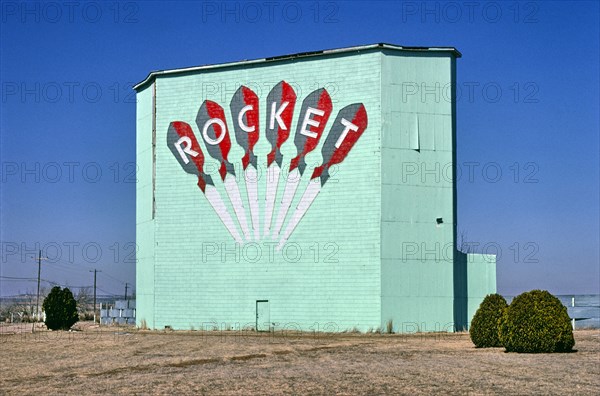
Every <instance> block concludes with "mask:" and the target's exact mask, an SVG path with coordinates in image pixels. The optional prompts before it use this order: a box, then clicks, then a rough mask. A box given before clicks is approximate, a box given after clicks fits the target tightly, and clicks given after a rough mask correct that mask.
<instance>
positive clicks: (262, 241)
mask: <svg viewBox="0 0 600 396" xmlns="http://www.w3.org/2000/svg"><path fill="white" fill-rule="evenodd" d="M460 56H461V54H460V53H459V52H458V51H457V50H456V49H454V48H420V47H419V48H414V47H401V46H396V45H388V44H375V45H367V46H361V47H352V48H343V49H336V50H329V51H318V52H311V53H304V54H295V55H287V56H281V57H275V58H266V59H259V60H252V61H241V62H234V63H227V64H221V65H209V66H199V67H190V68H185V69H176V70H165V71H157V72H152V73H150V74H149V75H148V77H147V78H146V79H145V80H144V81H142V82H140V83H139V84H138V85H136V86H135V89H136V91H137V152H136V153H137V165H138V173H137V178H138V184H137V198H136V208H137V209H136V211H137V212H136V217H137V228H136V238H137V244H138V247H139V252H138V255H137V259H138V264H137V272H136V274H137V275H136V276H137V279H136V289H137V315H136V320H137V323H138V325H139V324H140V323H141V322H142V321H145V323H146V324H147V325H148V327H150V328H164V327H165V326H170V327H171V328H173V329H189V328H190V327H194V328H196V329H198V328H221V329H222V328H227V329H238V328H255V329H257V330H272V329H301V330H305V331H313V330H317V331H344V330H349V329H358V330H361V331H367V330H369V329H377V328H381V329H385V328H386V327H387V326H388V323H391V326H392V327H393V330H394V331H403V332H412V331H417V330H418V331H440V330H441V331H452V330H453V329H454V328H458V329H462V328H464V327H466V326H467V324H468V322H469V321H470V319H471V317H472V315H473V314H474V311H475V310H476V308H477V307H478V305H479V303H480V302H481V300H482V299H483V297H484V296H485V295H486V294H489V293H494V292H495V291H496V263H495V257H494V256H482V255H474V254H470V255H468V256H467V255H464V254H462V253H459V252H457V251H456V248H455V241H456V218H457V205H456V199H457V196H456V184H455V182H454V180H455V174H456V172H455V167H454V164H455V161H456V100H455V98H456V95H455V83H456V59H457V58H459V57H460ZM311 180H312V181H311Z"/></svg>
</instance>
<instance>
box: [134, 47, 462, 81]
mask: <svg viewBox="0 0 600 396" xmlns="http://www.w3.org/2000/svg"><path fill="white" fill-rule="evenodd" d="M377 48H380V49H389V50H394V51H406V52H450V53H451V54H452V55H454V56H455V57H456V58H460V57H462V54H461V53H460V51H458V50H457V49H456V48H454V47H409V46H400V45H394V44H387V43H378V44H368V45H359V46H354V47H344V48H334V49H329V50H322V51H313V52H299V53H295V54H289V55H280V56H273V57H268V58H260V59H251V60H242V61H235V62H227V63H217V64H212V65H202V66H191V67H185V68H180V69H167V70H156V71H152V72H150V73H148V76H146V78H145V79H144V80H142V81H140V82H139V83H137V84H135V85H134V86H133V89H134V90H136V91H139V89H141V88H142V87H144V86H145V85H146V84H148V83H150V82H151V81H153V80H154V79H156V77H158V76H163V75H171V74H180V73H189V72H195V71H201V70H213V69H219V68H225V67H235V66H240V65H254V64H259V63H266V62H278V61H282V60H289V59H297V58H305V57H316V56H322V55H331V54H341V53H347V52H354V51H366V50H372V49H377Z"/></svg>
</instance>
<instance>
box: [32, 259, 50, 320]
mask: <svg viewBox="0 0 600 396" xmlns="http://www.w3.org/2000/svg"><path fill="white" fill-rule="evenodd" d="M46 259H47V258H45V257H44V260H46ZM41 275H42V251H41V250H39V251H38V279H37V299H36V302H35V316H36V318H37V320H40V279H41Z"/></svg>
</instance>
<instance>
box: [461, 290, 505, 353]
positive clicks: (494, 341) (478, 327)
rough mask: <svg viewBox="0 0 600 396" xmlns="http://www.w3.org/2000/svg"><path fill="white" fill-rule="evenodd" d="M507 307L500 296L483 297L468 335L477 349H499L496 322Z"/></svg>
mask: <svg viewBox="0 0 600 396" xmlns="http://www.w3.org/2000/svg"><path fill="white" fill-rule="evenodd" d="M506 307H508V304H507V303H506V300H505V299H504V297H502V296H501V295H500V294H489V295H487V296H486V297H485V299H484V300H483V302H482V303H481V305H479V308H478V309H477V312H475V316H473V320H472V321H471V328H470V329H469V335H470V336H471V341H473V344H475V346H476V347H477V348H489V347H500V346H502V344H501V343H500V339H499V338H498V320H499V319H500V318H501V317H502V314H503V313H504V310H505V309H506Z"/></svg>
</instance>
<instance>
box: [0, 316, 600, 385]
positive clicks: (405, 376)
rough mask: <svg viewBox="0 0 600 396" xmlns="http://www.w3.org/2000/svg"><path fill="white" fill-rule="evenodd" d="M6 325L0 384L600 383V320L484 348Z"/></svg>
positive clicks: (437, 342) (383, 338)
mask: <svg viewBox="0 0 600 396" xmlns="http://www.w3.org/2000/svg"><path fill="white" fill-rule="evenodd" d="M78 326H79V327H80V328H81V329H82V331H75V332H62V331H61V332H48V331H44V330H40V329H36V331H35V332H33V333H32V332H31V330H32V325H31V324H28V325H25V324H23V325H19V326H12V327H10V326H4V327H2V328H0V394H2V395H5V394H7V395H24V394H36V395H47V394H51V395H54V394H61V395H62V394H107V395H113V394H210V395H229V394H233V395H247V394H257V395H263V394H311V395H312V394H328V395H331V394H345V395H353V394H369V395H380V394H467V393H468V394H511V395H512V394H514V395H517V394H518V395H523V394H557V395H559V394H560V395H563V394H575V395H585V394H589V395H592V394H593V395H596V394H598V390H599V389H600V330H578V331H576V332H575V339H576V345H575V349H576V350H577V352H574V353H567V354H516V353H505V352H504V350H503V349H502V348H491V349H476V348H474V347H473V344H472V343H471V341H470V340H469V336H468V334H466V333H458V334H412V335H398V334H392V335H381V334H349V333H342V334H318V333H317V334H309V333H295V334H294V333H286V334H283V333H274V334H273V333H270V334H265V333H258V334H257V333H252V332H248V333H239V332H200V331H185V332H183V331H182V332H179V331H175V332H173V331H167V332H165V331H142V330H136V329H134V328H131V327H121V328H117V327H100V328H98V327H96V326H93V325H91V324H89V323H88V324H79V325H78Z"/></svg>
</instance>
